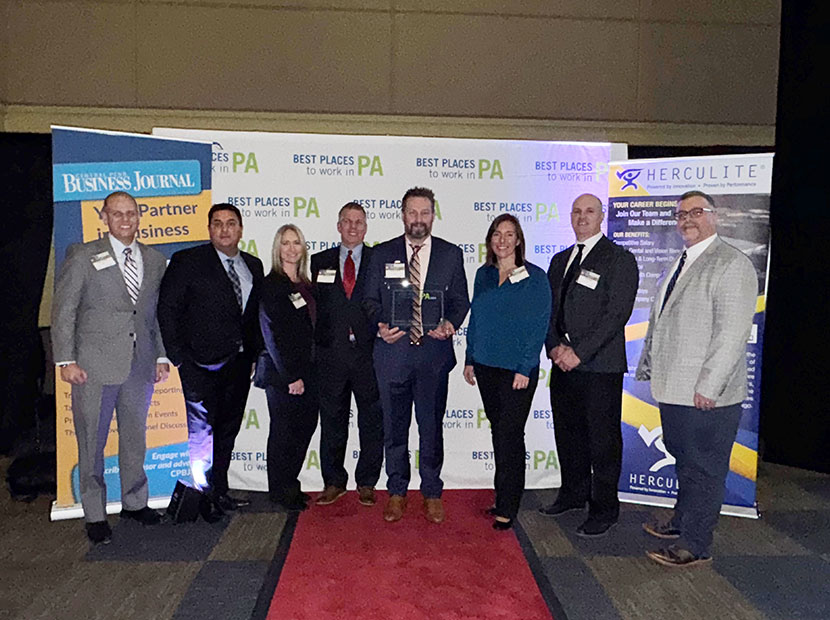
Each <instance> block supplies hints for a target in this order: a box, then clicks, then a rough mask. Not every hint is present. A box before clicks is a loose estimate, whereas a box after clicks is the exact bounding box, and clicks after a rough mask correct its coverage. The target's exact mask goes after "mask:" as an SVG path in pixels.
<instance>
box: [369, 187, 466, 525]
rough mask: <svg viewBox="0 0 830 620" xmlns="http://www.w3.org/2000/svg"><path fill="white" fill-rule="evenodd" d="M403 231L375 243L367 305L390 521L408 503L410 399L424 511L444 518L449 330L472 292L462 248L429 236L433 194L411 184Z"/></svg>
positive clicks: (452, 355)
mask: <svg viewBox="0 0 830 620" xmlns="http://www.w3.org/2000/svg"><path fill="white" fill-rule="evenodd" d="M401 216H402V219H403V223H404V234H403V235H401V236H400V237H396V238H395V239H391V240H389V241H386V242H384V243H381V244H380V245H378V246H376V247H375V248H374V251H373V252H372V260H371V264H370V265H369V272H368V281H367V283H366V292H365V294H364V298H363V304H364V308H365V309H366V311H367V313H368V315H369V318H370V320H371V321H372V322H373V324H377V326H378V340H377V342H376V344H375V350H374V361H375V373H376V374H377V379H378V387H379V389H380V400H381V405H382V407H383V429H384V449H385V454H386V474H387V476H388V480H387V483H386V488H387V489H388V491H389V501H388V503H387V505H386V508H385V509H384V511H383V518H384V519H385V520H386V521H389V522H392V521H398V520H400V519H401V517H403V513H404V511H405V510H406V492H407V489H408V488H409V479H410V467H409V446H408V438H409V425H410V423H411V421H412V405H413V403H414V405H415V420H416V421H417V423H418V435H419V439H420V442H419V443H420V445H419V450H420V458H419V470H420V475H421V494H422V495H423V497H424V513H425V516H426V518H427V520H429V521H431V522H433V523H441V522H442V521H443V520H444V516H445V514H444V506H443V504H442V503H441V492H442V491H443V488H444V483H443V482H442V481H441V466H442V465H443V462H444V440H443V436H442V430H443V417H444V410H445V408H446V405H447V380H448V377H449V373H450V370H452V369H453V367H454V366H455V351H454V350H453V342H452V336H453V335H454V334H455V331H456V330H457V329H458V327H459V326H460V325H461V323H462V322H463V321H464V317H465V316H467V311H468V310H469V308H470V297H469V294H468V292H467V277H466V276H465V274H464V260H463V256H462V253H461V250H460V249H459V248H458V247H456V246H455V245H453V244H452V243H449V242H447V241H444V240H443V239H439V238H437V237H433V236H432V223H433V221H434V219H435V196H434V195H433V193H432V191H431V190H429V189H426V188H423V187H414V188H412V189H410V190H408V191H407V192H406V194H404V197H403V200H402V201H401Z"/></svg>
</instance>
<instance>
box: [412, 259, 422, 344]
mask: <svg viewBox="0 0 830 620" xmlns="http://www.w3.org/2000/svg"><path fill="white" fill-rule="evenodd" d="M409 247H411V248H412V258H411V259H410V261H409V283H410V285H411V286H412V325H411V326H410V328H409V341H410V342H411V343H412V344H421V338H423V337H424V325H423V322H422V321H421V259H420V258H418V251H419V250H420V249H421V248H422V247H424V246H423V245H413V244H411V243H410V244H409Z"/></svg>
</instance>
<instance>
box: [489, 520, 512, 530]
mask: <svg viewBox="0 0 830 620" xmlns="http://www.w3.org/2000/svg"><path fill="white" fill-rule="evenodd" d="M512 527H513V519H508V520H507V521H499V520H498V519H496V520H495V521H493V529H494V530H499V531H502V532H504V531H506V530H509V529H510V528H512Z"/></svg>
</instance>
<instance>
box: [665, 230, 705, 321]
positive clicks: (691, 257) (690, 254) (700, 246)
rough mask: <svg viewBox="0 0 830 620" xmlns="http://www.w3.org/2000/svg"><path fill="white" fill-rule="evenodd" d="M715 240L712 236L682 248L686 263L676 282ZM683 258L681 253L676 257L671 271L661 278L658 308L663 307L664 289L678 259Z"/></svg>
mask: <svg viewBox="0 0 830 620" xmlns="http://www.w3.org/2000/svg"><path fill="white" fill-rule="evenodd" d="M716 238H717V235H716V234H715V235H712V236H711V237H707V238H706V239H704V240H703V241H699V242H697V243H695V244H694V245H693V246H692V247H690V248H683V250H684V251H685V252H686V262H685V263H683V271H681V272H680V275H679V276H677V282H680V280H681V279H682V278H683V276H685V275H686V273H688V271H689V267H691V266H692V263H694V262H695V261H696V260H697V259H698V258H699V257H700V255H701V254H703V253H704V252H705V251H706V249H707V248H708V247H709V246H710V245H712V242H713V241H714V240H715V239H716ZM681 256H683V252H681V253H680V254H678V255H677V258H675V259H674V262H673V263H672V264H671V269H669V270H668V271H667V272H666V277H665V278H663V281H662V282H661V283H660V307H661V308H662V307H663V298H664V297H665V296H666V287H667V286H668V284H669V280H671V278H672V275H674V272H675V271H677V265H678V263H680V257H681ZM677 282H675V284H674V285H675V287H676V286H677Z"/></svg>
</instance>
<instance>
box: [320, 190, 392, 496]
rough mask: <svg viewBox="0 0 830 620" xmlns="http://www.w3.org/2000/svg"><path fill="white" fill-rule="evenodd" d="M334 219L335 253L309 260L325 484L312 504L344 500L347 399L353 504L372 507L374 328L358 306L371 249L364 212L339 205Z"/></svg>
mask: <svg viewBox="0 0 830 620" xmlns="http://www.w3.org/2000/svg"><path fill="white" fill-rule="evenodd" d="M337 218H338V219H337V231H338V232H339V233H340V246H339V247H335V248H330V249H328V250H323V251H322V252H318V253H317V254H314V255H313V256H312V257H311V274H312V279H313V280H314V282H315V284H316V285H317V326H316V330H315V341H316V343H317V354H316V357H317V370H318V374H319V375H320V383H319V385H320V388H319V389H320V466H321V468H322V470H323V482H324V483H325V489H324V490H323V492H322V493H321V494H320V496H319V497H318V498H317V505H319V506H325V505H328V504H332V503H334V502H335V501H337V500H338V499H339V498H340V497H342V496H343V495H344V494H345V493H346V481H347V480H348V474H347V473H346V469H345V468H344V467H343V461H344V459H345V456H346V442H347V440H348V436H349V412H350V405H351V399H352V393H354V397H355V401H356V402H357V411H358V420H357V422H358V432H359V434H360V457H359V459H358V461H357V467H356V469H355V482H356V483H357V492H358V499H359V501H360V503H361V504H363V505H364V506H373V505H374V504H375V485H376V484H377V481H378V478H379V477H380V468H381V465H382V464H383V415H382V413H381V408H380V401H379V398H380V396H379V394H378V386H377V381H376V379H375V370H374V367H373V365H372V350H373V348H374V344H375V334H376V332H377V326H376V325H375V326H374V329H372V328H371V324H370V323H369V319H368V317H367V316H366V312H365V311H364V310H363V308H362V307H361V302H362V301H363V292H364V290H365V288H366V286H365V283H366V272H367V271H368V269H367V266H368V265H369V259H370V257H371V254H372V248H370V247H369V246H367V245H365V244H364V243H363V238H364V237H365V236H366V211H364V209H363V207H362V206H360V205H359V204H358V203H356V202H349V203H346V204H345V205H343V207H342V208H341V209H340V213H338V215H337Z"/></svg>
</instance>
